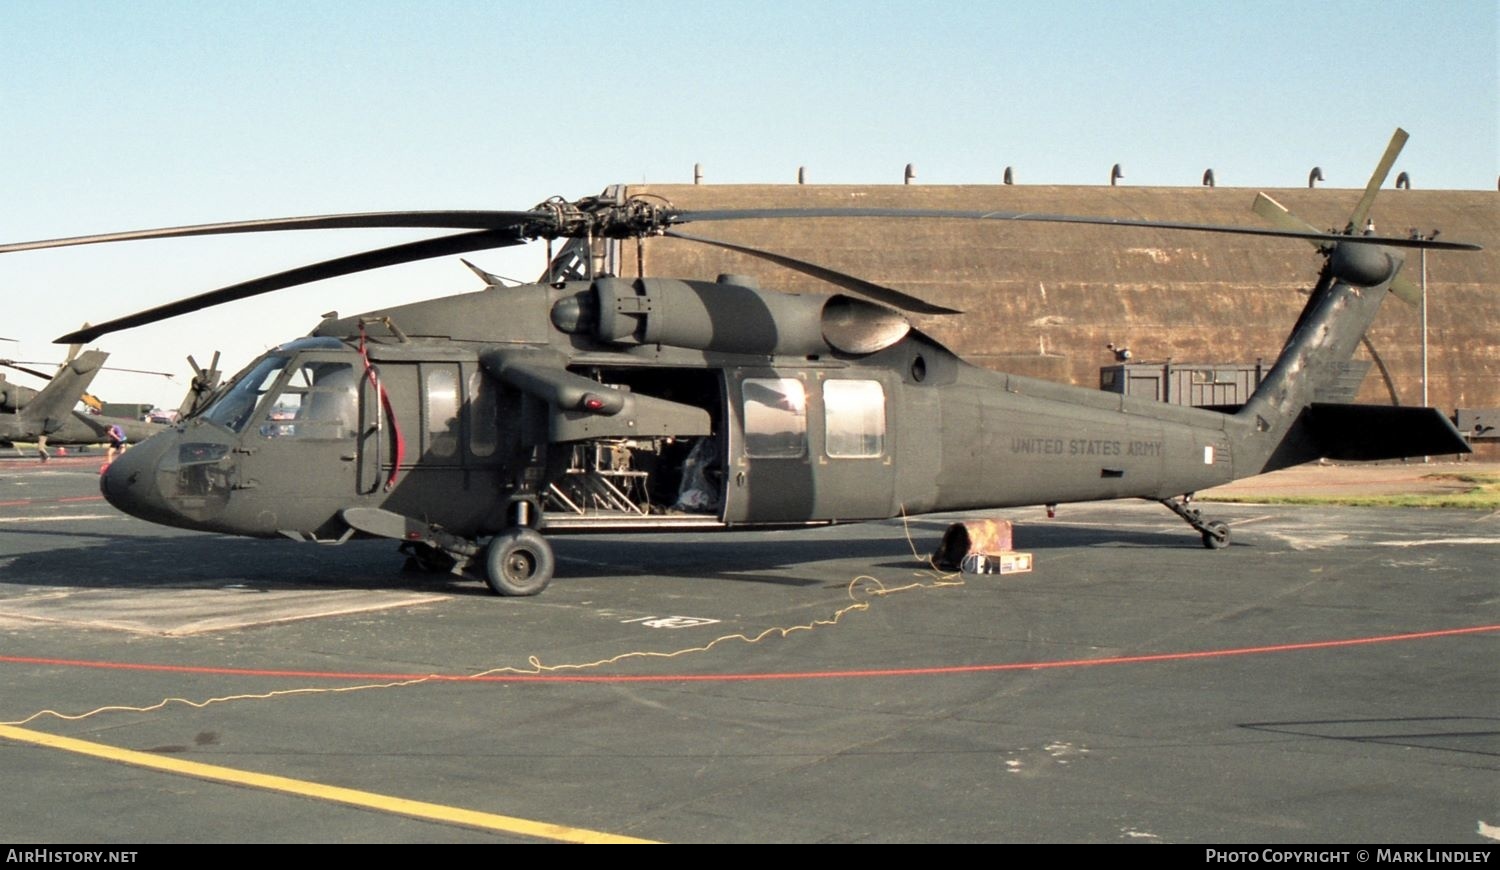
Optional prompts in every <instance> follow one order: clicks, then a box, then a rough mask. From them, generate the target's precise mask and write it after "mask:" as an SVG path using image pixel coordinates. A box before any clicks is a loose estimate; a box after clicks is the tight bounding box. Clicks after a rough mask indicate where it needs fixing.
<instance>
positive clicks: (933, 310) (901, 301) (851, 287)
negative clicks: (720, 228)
mask: <svg viewBox="0 0 1500 870" xmlns="http://www.w3.org/2000/svg"><path fill="white" fill-rule="evenodd" d="M662 234H663V235H665V236H668V237H670V238H674V239H682V240H683V241H687V242H698V243H700V244H704V245H713V246H714V247H716V248H724V249H726V250H730V251H738V252H739V253H741V254H749V255H750V256H752V257H759V258H760V259H762V260H769V261H770V262H772V263H775V264H776V265H778V266H785V267H786V268H788V269H792V270H793V271H797V272H801V273H802V274H804V275H811V276H812V277H814V278H818V279H821V280H823V281H827V282H828V283H830V284H833V285H834V286H836V287H842V288H844V289H845V290H848V291H849V292H851V293H854V294H856V295H859V296H863V297H865V298H866V299H871V300H873V301H875V302H879V303H880V304H882V305H887V306H890V307H892V308H897V309H900V310H901V311H908V312H911V313H913V314H962V313H963V312H962V311H958V310H955V309H953V308H945V307H943V306H941V305H934V304H933V303H931V302H927V301H924V300H922V299H918V298H917V297H915V296H911V295H909V294H906V293H902V292H901V291H900V290H894V289H892V288H890V287H882V286H881V285H879V284H873V283H871V282H869V281H866V280H864V279H863V278H856V277H854V276H853V275H849V274H847V273H844V272H839V271H837V270H834V269H829V268H828V267H826V266H819V265H818V264H816V263H809V262H807V261H806V260H799V259H797V258H796V257H788V256H787V255H785V254H775V253H772V252H770V251H763V250H761V249H760V248H752V247H750V246H748V245H737V244H735V243H733V242H721V241H718V240H717V239H707V238H704V237H702V236H690V235H688V234H687V233H682V232H678V231H676V230H665V231H663V233H662Z"/></svg>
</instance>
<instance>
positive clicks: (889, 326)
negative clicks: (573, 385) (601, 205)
mask: <svg viewBox="0 0 1500 870" xmlns="http://www.w3.org/2000/svg"><path fill="white" fill-rule="evenodd" d="M552 321H553V323H554V324H555V325H556V326H557V327H558V328H559V329H563V330H564V331H567V332H591V333H592V334H593V335H594V336H595V337H596V338H598V339H599V340H600V341H604V342H608V343H610V344H663V345H670V346H672V347H682V348H689V349H693V350H707V351H718V352H721V353H751V354H767V355H798V356H800V355H806V354H816V353H826V352H828V351H829V350H838V351H841V352H843V353H849V354H856V355H862V354H868V353H874V352H875V351H878V350H883V349H884V348H887V347H890V346H891V345H893V344H895V343H896V342H898V341H900V340H901V339H902V338H903V337H905V335H906V333H907V332H908V331H910V329H911V324H910V322H908V321H907V319H906V318H905V317H904V316H902V315H901V314H900V313H898V312H896V311H893V310H891V309H889V308H886V307H884V306H881V305H876V304H874V303H871V302H866V301H864V300H862V299H855V298H853V297H851V296H844V295H837V296H825V295H821V294H794V293H778V292H775V291H768V290H762V289H760V288H759V287H756V286H754V282H753V281H750V280H749V279H745V278H739V277H734V276H727V275H726V276H721V277H720V280H719V281H717V282H708V281H678V280H674V279H670V278H638V279H634V280H631V279H625V278H600V279H599V280H597V281H595V282H594V283H593V286H592V288H591V289H590V290H589V291H588V292H586V293H584V294H581V295H578V296H571V297H568V298H566V299H563V300H560V301H559V302H558V303H557V304H556V305H555V306H554V307H553V311H552Z"/></svg>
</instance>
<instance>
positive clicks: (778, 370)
mask: <svg viewBox="0 0 1500 870" xmlns="http://www.w3.org/2000/svg"><path fill="white" fill-rule="evenodd" d="M684 288H685V289H684ZM647 290H648V291H649V292H655V293H657V294H659V295H666V293H667V291H672V292H679V293H689V292H691V293H693V294H696V295H695V297H694V298H697V297H698V296H701V297H702V298H704V299H708V300H710V301H712V302H713V303H715V307H712V308H710V307H708V306H707V305H706V304H705V307H704V312H707V313H705V314H703V315H702V322H701V323H694V322H693V321H692V320H691V317H688V318H683V317H678V318H677V321H676V322H675V323H673V324H672V325H671V328H670V329H669V328H668V327H667V326H664V325H662V323H661V322H660V321H658V323H657V325H656V326H652V325H651V324H650V322H647V323H646V324H645V325H644V326H641V327H640V328H638V329H637V330H636V331H637V332H638V333H639V332H641V331H644V330H647V329H653V328H654V329H665V330H666V331H667V335H666V336H665V339H666V340H663V341H650V340H641V339H642V336H640V335H635V336H634V337H633V338H632V337H624V338H623V339H622V335H621V334H620V330H621V329H622V328H623V327H621V326H620V325H619V324H618V323H613V324H611V323H604V324H601V323H600V321H606V320H608V318H607V317H600V316H599V315H598V314H597V312H594V313H590V312H589V311H588V310H584V311H583V314H582V315H580V314H579V310H578V300H579V299H580V298H583V299H584V302H585V303H586V304H585V309H587V307H588V306H590V305H593V306H596V307H597V305H598V303H597V301H596V300H592V298H591V297H588V294H591V293H596V292H598V291H596V290H595V289H593V288H591V285H589V284H587V283H581V284H559V285H553V286H550V287H549V286H540V285H533V286H529V287H522V288H495V289H491V290H487V291H483V292H481V293H474V294H465V295H463V296H458V297H449V298H446V299H440V300H433V301H430V302H425V303H418V304H416V305H412V306H406V307H405V308H398V309H393V310H391V311H388V312H378V313H377V316H378V317H385V318H388V320H387V321H386V322H387V323H388V324H389V325H390V326H389V327H381V326H379V325H374V326H370V327H368V328H367V329H366V332H367V333H368V334H367V335H365V336H364V338H363V339H361V337H360V331H361V327H360V326H359V321H358V320H356V319H355V318H350V319H348V320H344V321H327V322H325V323H324V324H322V325H320V327H319V328H318V329H317V330H315V331H314V334H313V335H312V336H310V337H308V338H305V339H299V340H298V341H295V342H291V343H289V344H287V345H284V346H283V347H281V348H278V349H277V350H274V351H271V352H269V353H267V354H266V355H265V356H263V357H261V358H259V359H258V360H256V361H255V362H253V363H252V364H251V365H250V366H249V367H247V368H246V369H245V371H243V372H241V374H240V375H239V376H237V377H236V378H235V379H234V380H233V381H232V382H231V383H229V384H228V385H226V386H225V387H224V388H222V389H221V390H220V392H219V393H218V395H217V396H216V398H215V399H214V400H213V402H212V403H210V404H209V405H208V406H207V408H206V409H205V410H204V411H203V412H201V413H199V414H197V415H195V416H194V417H192V418H190V419H189V420H187V421H185V422H183V423H181V424H179V425H177V426H175V427H173V428H172V429H171V430H170V431H168V432H167V433H165V434H162V435H158V436H157V437H155V438H152V439H151V440H150V441H148V442H146V443H145V444H142V445H140V446H138V447H136V448H135V449H133V450H131V451H130V452H129V453H128V454H126V456H125V457H123V458H122V459H120V460H119V461H117V462H116V463H115V464H114V466H112V467H111V468H110V469H109V471H108V473H107V474H106V475H105V476H104V478H103V482H102V486H103V490H104V492H105V494H106V496H107V497H108V498H109V500H110V501H111V502H112V503H114V504H115V505H117V506H118V507H120V508H121V509H122V510H125V511H127V512H129V513H132V514H136V515H138V516H141V517H143V518H145V519H150V520H153V521H156V522H162V523H167V524H171V525H178V526H184V527H188V528H195V529H203V530H210V531H219V532H228V533H233V534H242V535H257V536H271V535H277V534H285V535H289V536H293V537H300V538H315V539H319V540H337V539H342V538H345V537H348V536H350V535H351V534H355V533H357V532H360V531H363V529H356V528H355V526H354V525H351V523H350V521H349V518H350V516H352V515H351V514H349V513H348V512H349V511H350V510H351V509H377V510H380V511H384V512H388V513H389V514H390V515H394V516H399V517H404V518H408V519H409V520H411V521H413V522H416V523H420V524H425V525H426V526H428V527H433V528H441V529H443V530H445V531H446V532H448V533H451V534H454V535H458V536H462V537H465V538H479V537H482V536H486V535H491V534H495V533H496V532H498V531H500V530H502V529H504V528H506V527H507V526H510V525H514V524H515V522H516V520H515V517H516V515H517V507H518V506H522V507H524V508H525V510H524V511H523V512H522V514H521V515H522V516H525V517H529V518H530V519H529V520H528V523H529V524H531V525H535V526H537V527H539V528H540V529H542V530H543V531H557V532H567V531H595V530H621V529H671V528H682V527H695V528H737V527H759V526H767V525H788V524H801V523H822V522H840V521H852V520H865V519H877V518H885V517H890V516H895V515H898V514H901V513H903V512H904V513H908V514H911V513H922V512H930V511H943V510H960V509H974V508H985V507H1003V506H1014V505H1026V504H1040V503H1057V502H1068V501H1080V500H1093V499H1103V498H1119V497H1128V496H1139V497H1149V498H1162V497H1167V496H1170V495H1174V494H1180V493H1184V492H1192V491H1195V490H1197V489H1200V488H1203V487H1206V486H1211V485H1214V484H1217V483H1222V482H1225V481H1227V480H1230V479H1232V478H1233V476H1234V471H1235V469H1234V461H1233V460H1234V458H1233V456H1232V453H1231V444H1232V442H1233V438H1232V437H1231V434H1232V433H1231V432H1230V430H1231V429H1232V428H1233V427H1235V426H1237V425H1240V424H1238V423H1237V421H1236V418H1234V417H1232V416H1229V415H1224V414H1219V413H1216V412H1212V411H1206V410H1199V409H1190V408H1175V407H1171V406H1166V405H1162V404H1160V403H1155V402H1143V401H1139V400H1133V399H1129V398H1126V397H1122V396H1119V395H1116V394H1110V393H1103V392H1098V391H1093V390H1084V389H1078V388H1072V387H1067V386H1062V385H1057V384H1052V383H1048V382H1045V381H1038V380H1033V379H1027V378H1019V377H1015V376H1010V375H1005V374H1000V373H994V372H989V371H985V370H982V369H978V368H976V367H973V366H971V365H968V364H966V363H964V362H962V361H961V360H959V359H957V358H956V357H955V356H954V355H953V354H952V353H950V352H949V351H948V350H947V349H945V348H943V347H942V346H941V345H939V344H937V343H936V342H934V341H932V340H931V339H929V338H927V337H925V336H923V335H921V334H920V333H917V332H914V331H913V332H906V330H904V329H902V330H900V332H902V333H905V334H904V335H894V337H893V333H892V332H891V330H890V324H889V323H886V322H881V323H874V321H871V323H873V324H874V325H872V326H870V327H869V328H867V329H863V331H859V330H856V332H857V334H853V333H849V332H848V328H849V324H850V323H854V324H855V326H856V327H859V326H860V324H861V321H859V317H860V316H863V313H862V312H860V311H855V312H854V315H855V316H852V317H851V315H850V312H849V311H848V310H840V311H838V312H837V317H838V319H839V323H838V324H837V325H836V326H837V328H843V329H845V333H843V334H840V335H839V336H838V337H837V338H836V339H835V340H836V341H838V342H839V343H840V344H841V345H844V346H849V345H851V344H858V343H859V342H865V343H867V344H869V343H873V344H880V345H883V346H882V347H880V349H877V350H873V351H867V352H858V353H851V352H847V351H843V350H839V349H837V348H835V347H833V346H831V345H830V343H829V340H828V339H827V338H826V336H825V335H824V334H820V332H819V331H818V330H817V329H813V330H812V331H811V332H809V331H808V330H807V329H806V327H805V324H802V323H801V321H800V319H799V321H798V329H800V330H801V331H800V332H797V331H795V330H793V329H790V328H787V327H785V326H784V325H783V323H782V322H783V321H789V320H790V319H791V318H802V315H803V314H805V312H802V311H798V310H795V309H788V311H787V312H780V311H779V310H771V311H770V313H765V311H763V310H762V309H761V308H759V307H757V306H758V303H759V300H760V299H761V298H762V296H763V295H764V294H760V293H759V291H754V290H751V289H749V288H742V287H738V286H736V285H724V284H716V285H710V284H692V285H689V284H685V283H683V282H674V285H673V286H672V287H668V288H666V289H665V290H663V289H661V288H656V289H654V290H652V289H651V288H647ZM699 291H702V292H701V293H700V292H699ZM642 295H646V293H645V292H643V294H642ZM725 298H731V299H734V300H737V304H738V310H737V313H736V315H735V317H734V318H732V319H730V320H724V319H716V318H717V314H716V312H717V311H718V310H719V309H718V306H721V305H722V304H723V303H724V300H725ZM792 298H793V299H794V300H795V299H799V298H800V297H792ZM835 298H837V297H835ZM824 301H826V297H814V298H813V299H812V301H811V302H809V303H808V304H810V305H813V306H814V308H816V306H817V305H822V304H824ZM612 304H613V303H612ZM776 304H777V305H780V304H782V303H779V302H778V303H776ZM793 304H802V303H793ZM616 307H618V306H616ZM647 307H649V306H647ZM681 307H682V306H681V304H680V303H679V304H677V305H676V306H675V307H673V308H672V309H670V310H672V311H674V312H675V311H679V310H680V309H681ZM559 311H561V312H562V313H561V314H559ZM616 313H618V312H616ZM757 317H760V318H761V322H759V323H757V322H756V318H757ZM825 319H826V316H825ZM365 321H366V322H367V323H368V322H370V321H369V318H365ZM834 328H835V327H833V326H829V325H827V324H826V323H825V325H824V328H823V330H822V333H827V332H829V331H830V330H832V329H834ZM606 329H609V330H613V332H611V333H609V335H608V339H607V340H602V339H601V338H600V335H601V334H603V333H604V331H605V330H606ZM673 329H675V330H676V332H673V331H672V330H673ZM850 335H854V337H853V338H851V337H850ZM871 336H875V337H874V338H871ZM500 339H504V340H500ZM668 342H677V343H668ZM681 344H688V345H696V346H687V347H684V346H680V345H681ZM361 346H363V352H361V350H360V348H361ZM589 402H597V404H598V407H596V408H593V409H592V410H591V409H590V406H589ZM575 406H576V407H575Z"/></svg>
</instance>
